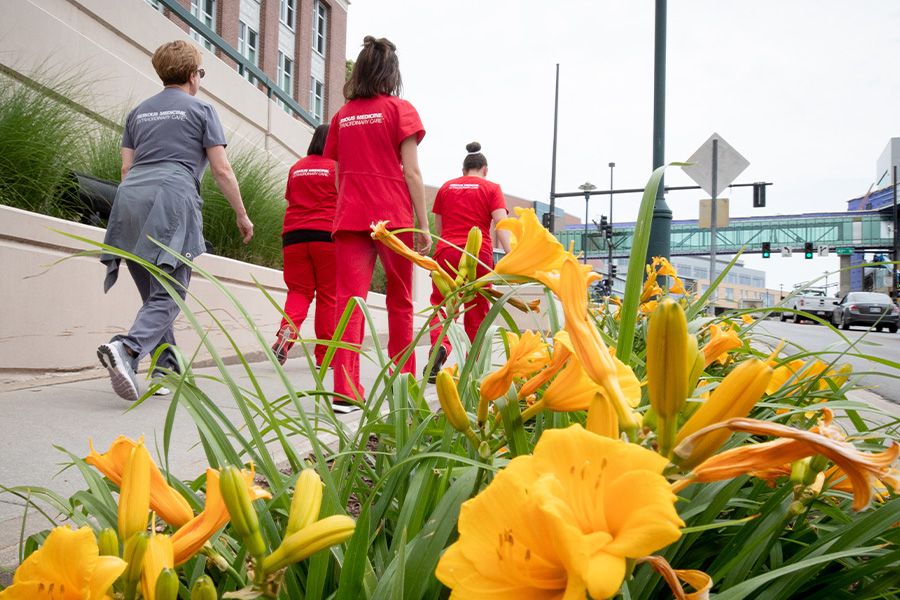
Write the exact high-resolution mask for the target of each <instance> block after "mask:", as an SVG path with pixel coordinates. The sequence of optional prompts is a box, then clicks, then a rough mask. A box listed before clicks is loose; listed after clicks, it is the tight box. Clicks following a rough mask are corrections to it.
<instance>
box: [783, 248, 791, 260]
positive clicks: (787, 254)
mask: <svg viewBox="0 0 900 600" xmlns="http://www.w3.org/2000/svg"><path fill="white" fill-rule="evenodd" d="M790 257H791V247H790V246H782V247H781V258H790Z"/></svg>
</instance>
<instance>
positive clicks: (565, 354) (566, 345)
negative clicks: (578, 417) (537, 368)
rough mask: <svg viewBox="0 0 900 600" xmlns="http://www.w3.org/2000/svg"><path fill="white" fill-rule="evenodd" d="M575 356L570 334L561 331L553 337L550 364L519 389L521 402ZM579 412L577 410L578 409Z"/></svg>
mask: <svg viewBox="0 0 900 600" xmlns="http://www.w3.org/2000/svg"><path fill="white" fill-rule="evenodd" d="M572 356H573V350H572V342H571V341H570V340H569V333H568V332H566V331H560V332H558V333H557V334H556V335H555V336H553V352H552V353H551V354H550V362H549V363H547V366H546V367H545V368H544V369H543V370H542V371H541V372H540V373H538V374H537V375H535V376H533V377H531V378H530V379H529V380H528V381H526V382H525V384H524V385H522V387H521V388H520V389H519V400H522V399H523V398H527V397H528V396H530V395H532V394H533V393H535V392H536V391H538V390H539V389H540V388H542V387H543V386H544V384H545V383H547V382H548V381H550V380H551V379H553V376H554V375H556V374H557V373H559V372H560V369H562V368H563V366H564V365H565V364H566V362H567V361H568V360H569V358H571V357H572ZM576 410H577V409H576Z"/></svg>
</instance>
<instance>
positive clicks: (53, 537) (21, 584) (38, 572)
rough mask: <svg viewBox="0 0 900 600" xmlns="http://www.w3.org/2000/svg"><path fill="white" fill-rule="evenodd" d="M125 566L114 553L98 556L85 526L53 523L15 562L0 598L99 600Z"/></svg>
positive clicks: (104, 595)
mask: <svg viewBox="0 0 900 600" xmlns="http://www.w3.org/2000/svg"><path fill="white" fill-rule="evenodd" d="M126 566H127V563H126V562H125V561H124V560H122V559H121V558H119V557H118V556H100V551H99V549H98V548H97V539H96V538H95V537H94V532H93V531H91V529H90V528H89V527H82V528H81V529H76V530H73V529H72V528H71V527H69V526H68V525H64V526H62V527H56V528H55V529H53V530H52V531H51V532H50V535H48V536H47V540H46V541H45V542H44V545H43V546H41V547H40V548H38V549H37V550H36V551H34V552H32V553H31V555H30V556H29V557H28V558H26V559H25V561H24V562H23V563H22V564H21V565H19V568H18V569H16V573H15V575H14V576H13V583H12V585H11V586H9V587H8V588H6V589H5V590H3V591H0V600H26V599H27V600H31V599H33V598H50V597H55V598H64V599H66V600H69V599H72V600H102V599H104V598H108V597H109V595H108V592H109V589H110V588H111V587H112V584H113V583H115V581H116V579H118V578H119V575H121V574H122V572H123V571H124V570H125V567H126ZM54 594H55V595H54Z"/></svg>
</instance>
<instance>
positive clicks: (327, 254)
mask: <svg viewBox="0 0 900 600" xmlns="http://www.w3.org/2000/svg"><path fill="white" fill-rule="evenodd" d="M327 138H328V125H319V126H318V127H317V128H316V131H315V133H313V137H312V140H311V141H310V142H309V148H308V149H307V150H306V154H307V156H306V158H301V159H300V160H298V161H297V163H296V164H295V165H294V166H293V167H291V170H290V173H288V182H287V191H286V192H285V194H284V197H285V199H287V201H288V206H287V210H286V211H285V213H284V231H283V232H282V234H281V244H282V247H283V249H284V250H283V252H284V283H285V284H287V288H288V294H287V300H286V301H285V303H284V312H285V314H287V319H282V320H281V327H280V328H279V331H278V338H277V339H276V341H275V345H274V346H272V352H273V353H274V354H275V357H276V358H277V359H278V362H280V363H281V364H284V362H285V361H286V360H287V355H288V351H289V350H290V349H291V347H292V346H293V345H294V342H295V341H297V338H298V337H299V333H298V332H299V330H300V326H301V325H302V324H303V321H304V320H305V319H306V315H307V314H308V312H309V305H310V304H311V303H312V301H313V299H314V298H315V300H316V317H315V331H316V338H318V339H320V340H330V339H331V337H332V336H333V335H334V283H335V260H334V243H332V240H331V228H332V226H333V225H334V211H335V205H336V203H337V188H336V187H335V181H334V177H335V175H334V161H333V160H331V159H330V158H325V157H324V156H322V151H323V150H324V149H325V140H326V139H327ZM289 320H290V321H289ZM291 323H293V325H291ZM327 350H328V347H327V346H324V345H322V344H316V350H315V356H316V365H318V366H321V365H322V360H323V359H324V358H325V352H326V351H327Z"/></svg>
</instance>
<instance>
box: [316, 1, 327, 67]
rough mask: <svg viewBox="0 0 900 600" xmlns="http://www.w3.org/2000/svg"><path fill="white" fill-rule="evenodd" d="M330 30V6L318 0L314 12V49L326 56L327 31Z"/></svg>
mask: <svg viewBox="0 0 900 600" xmlns="http://www.w3.org/2000/svg"><path fill="white" fill-rule="evenodd" d="M327 30H328V7H327V6H325V5H324V4H322V2H321V1H320V0H316V3H315V5H314V12H313V50H315V51H316V52H318V53H319V54H321V55H322V56H325V42H326V38H325V33H326V31H327Z"/></svg>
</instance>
